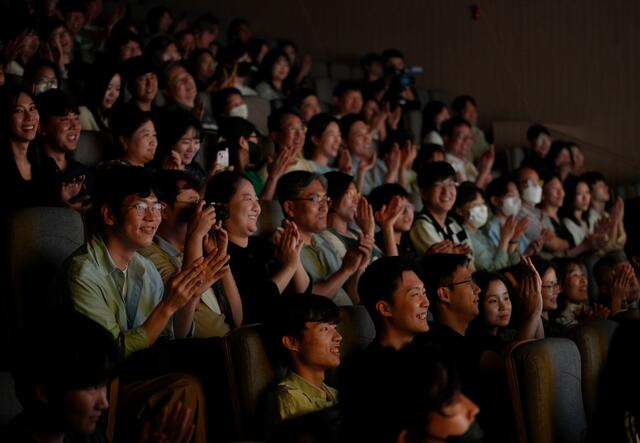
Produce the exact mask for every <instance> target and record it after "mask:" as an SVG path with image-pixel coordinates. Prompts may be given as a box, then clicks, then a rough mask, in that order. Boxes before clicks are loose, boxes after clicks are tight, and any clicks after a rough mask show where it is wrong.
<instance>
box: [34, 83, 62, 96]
mask: <svg viewBox="0 0 640 443" xmlns="http://www.w3.org/2000/svg"><path fill="white" fill-rule="evenodd" d="M49 89H58V85H57V84H56V82H54V81H50V80H44V81H41V82H39V83H37V84H36V87H35V90H36V91H35V95H38V94H42V93H43V92H45V91H48V90H49Z"/></svg>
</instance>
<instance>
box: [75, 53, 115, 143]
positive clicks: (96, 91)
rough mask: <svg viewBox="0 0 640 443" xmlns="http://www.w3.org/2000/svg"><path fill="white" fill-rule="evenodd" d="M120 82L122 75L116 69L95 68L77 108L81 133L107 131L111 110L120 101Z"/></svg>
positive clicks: (109, 124) (109, 125) (97, 66)
mask: <svg viewBox="0 0 640 443" xmlns="http://www.w3.org/2000/svg"><path fill="white" fill-rule="evenodd" d="M122 80H123V79H122V75H121V74H120V72H119V71H117V70H116V69H114V68H104V69H102V67H101V66H99V65H96V66H95V68H94V72H93V73H92V74H91V75H90V77H89V79H88V81H87V85H86V94H85V96H84V97H83V98H82V102H81V103H82V106H80V108H79V112H80V126H81V128H82V130H83V131H107V130H109V128H110V127H111V119H112V114H113V112H114V111H113V110H114V109H116V108H117V107H118V106H117V104H118V103H119V102H121V101H122V100H121V99H122V94H121V91H122Z"/></svg>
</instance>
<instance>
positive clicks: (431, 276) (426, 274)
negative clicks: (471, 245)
mask: <svg viewBox="0 0 640 443" xmlns="http://www.w3.org/2000/svg"><path fill="white" fill-rule="evenodd" d="M468 264H469V259H468V258H467V256H466V255H463V254H430V255H427V256H425V257H424V258H423V259H422V261H421V262H420V270H421V278H422V281H423V282H424V284H425V289H426V290H427V297H428V298H429V302H430V303H431V304H432V305H433V306H435V303H439V301H440V298H439V297H438V289H439V288H441V287H443V286H447V285H450V284H451V279H452V278H453V274H454V273H455V272H456V270H457V269H458V268H461V267H466V266H467V265H468Z"/></svg>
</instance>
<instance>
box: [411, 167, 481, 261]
mask: <svg viewBox="0 0 640 443" xmlns="http://www.w3.org/2000/svg"><path fill="white" fill-rule="evenodd" d="M418 187H419V188H420V196H421V197H422V203H423V206H424V208H423V210H422V212H421V213H420V214H418V215H417V216H416V218H415V221H414V223H413V227H412V228H411V232H410V234H409V236H410V238H411V242H412V243H413V246H414V248H415V250H416V252H417V253H418V255H419V256H424V255H426V254H427V253H456V254H465V255H468V254H470V253H471V247H470V244H469V239H468V238H467V234H466V232H465V231H464V229H463V228H462V226H460V224H459V223H458V222H457V221H455V220H454V219H453V218H452V217H449V215H448V214H449V211H450V210H451V208H453V204H454V203H455V201H456V195H457V191H456V189H457V183H456V172H455V171H454V170H453V167H452V166H451V165H450V164H449V163H447V162H431V163H427V164H426V165H425V167H424V168H423V169H422V170H420V171H418Z"/></svg>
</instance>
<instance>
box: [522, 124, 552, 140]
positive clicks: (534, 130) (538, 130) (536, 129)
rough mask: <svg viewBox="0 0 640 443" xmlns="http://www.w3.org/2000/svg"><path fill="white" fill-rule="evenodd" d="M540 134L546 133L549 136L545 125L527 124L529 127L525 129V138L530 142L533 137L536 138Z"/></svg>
mask: <svg viewBox="0 0 640 443" xmlns="http://www.w3.org/2000/svg"><path fill="white" fill-rule="evenodd" d="M540 134H546V135H548V136H549V137H550V136H551V133H550V132H549V130H548V129H547V127H546V126H543V125H541V124H539V123H536V124H535V125H531V126H529V129H527V140H528V141H530V142H533V141H535V139H537V138H538V136H539V135H540Z"/></svg>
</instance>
